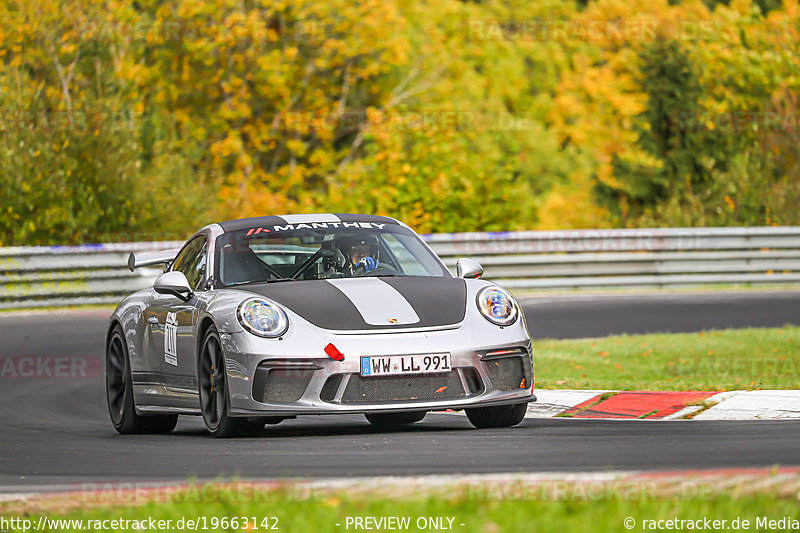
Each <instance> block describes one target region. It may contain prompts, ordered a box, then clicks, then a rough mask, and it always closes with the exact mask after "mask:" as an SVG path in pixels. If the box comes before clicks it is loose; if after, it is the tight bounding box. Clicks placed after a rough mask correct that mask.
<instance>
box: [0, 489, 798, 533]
mask: <svg viewBox="0 0 800 533" xmlns="http://www.w3.org/2000/svg"><path fill="white" fill-rule="evenodd" d="M533 494H534V495H535V494H537V492H536V491H533ZM252 496H255V497H252V498H248V501H241V499H237V500H230V499H226V498H218V499H213V500H208V499H203V501H192V500H191V498H180V499H179V500H177V501H172V502H162V503H146V504H144V505H140V506H136V507H122V508H121V507H112V506H108V507H100V508H89V509H81V510H75V511H71V512H67V513H54V514H49V513H48V514H47V516H48V517H49V518H50V519H78V520H81V519H82V520H84V521H86V520H100V521H103V520H115V519H125V520H147V519H150V518H152V519H154V520H171V521H172V527H170V528H169V531H173V532H182V531H193V530H194V529H193V528H190V527H186V526H185V525H184V527H179V526H177V525H176V522H177V520H179V519H181V518H184V519H187V520H197V519H198V518H199V519H200V520H201V521H202V520H203V518H202V517H205V522H204V523H205V529H204V525H203V522H201V523H200V527H199V528H198V530H199V531H243V530H245V531H264V532H266V531H274V529H267V528H265V527H260V526H261V524H262V523H263V524H265V525H268V526H277V528H278V530H279V531H285V532H302V533H305V532H328V531H330V532H334V531H338V532H341V531H358V530H360V531H364V530H365V529H363V528H362V529H356V528H354V527H353V526H352V524H351V526H350V527H349V528H346V525H347V523H348V522H347V519H348V517H361V518H365V517H373V518H376V519H379V518H381V517H390V516H391V517H408V518H409V523H410V526H411V527H409V528H408V529H407V530H409V531H419V530H420V528H418V527H417V520H419V519H420V518H424V517H437V518H438V517H442V518H444V519H445V520H444V524H449V523H452V530H453V531H463V532H473V531H475V532H483V533H487V532H488V533H501V532H506V531H536V532H538V533H546V532H553V533H564V532H570V533H576V532H587V533H596V532H598V531H620V532H621V531H646V530H653V529H655V528H647V529H646V528H645V527H643V526H644V525H646V524H645V522H644V521H645V520H669V519H676V518H677V519H683V520H687V519H692V520H697V519H700V520H701V521H702V519H703V518H704V517H706V518H708V519H710V520H726V521H727V523H728V524H731V523H732V521H733V520H735V519H737V518H740V519H746V520H749V521H750V526H749V527H747V528H741V529H743V530H750V531H755V530H756V520H757V519H759V517H767V518H768V519H770V520H779V519H781V518H783V517H787V516H788V517H793V519H798V518H800V506H798V505H797V502H796V501H795V500H794V499H793V498H779V497H776V496H770V495H765V494H755V495H750V496H745V497H737V498H735V497H732V496H729V495H721V496H714V497H711V498H700V499H643V498H641V497H636V498H627V499H626V498H621V497H613V496H612V497H610V498H609V497H603V498H583V499H567V498H563V497H558V498H554V499H552V500H549V501H544V500H542V499H529V500H525V499H523V498H519V497H518V495H517V496H512V499H502V500H500V499H491V500H487V499H485V498H481V497H480V495H479V497H478V498H474V497H473V498H470V497H469V495H468V494H464V493H463V492H462V493H458V492H454V494H453V495H452V496H447V495H439V496H429V497H426V498H417V499H410V500H404V499H399V500H398V499H393V498H388V497H375V496H363V497H362V496H359V497H352V498H350V497H347V496H342V495H341V493H339V495H335V494H334V495H327V496H325V497H324V498H322V499H312V500H306V501H298V500H297V499H296V498H292V497H285V496H284V497H281V496H276V495H274V494H269V493H265V494H264V495H259V494H254V495H252ZM39 514H40V513H32V514H30V515H28V518H29V519H32V520H33V523H34V524H35V523H36V519H37V518H38V516H39ZM4 516H5V518H8V517H10V516H11V515H8V514H5V515H4ZM234 517H246V518H248V521H249V520H251V518H249V517H254V518H256V522H257V523H258V525H259V527H256V528H253V527H247V528H246V529H244V528H243V527H242V522H237V523H236V526H235V527H233V526H231V525H230V519H231V518H234ZM221 518H228V519H229V523H228V524H224V525H226V526H227V527H220V526H219V522H218V520H219V519H221ZM265 518H266V519H267V520H266V521H265V522H262V521H263V520H264V519H265ZM448 518H451V519H452V522H449V521H448V520H447V519H448ZM626 519H627V520H628V522H627V524H628V525H631V520H633V523H632V524H633V527H631V528H628V527H626V526H625V524H626V522H625V520H626ZM215 520H216V521H217V522H215ZM215 523H216V524H217V525H216V526H214V524H215ZM337 524H339V525H337ZM462 524H463V525H462ZM84 525H86V523H84ZM112 527H113V526H112ZM662 529H663V528H662ZM670 529H673V530H674V529H678V530H683V529H689V528H687V527H679V528H676V527H672V528H670ZM691 529H698V528H697V527H694V528H691ZM725 529H728V528H725ZM788 529H789V528H786V530H788ZM11 530H12V531H21V529H19V528H14V527H12V528H11ZM56 530H57V531H59V532H63V533H66V532H69V531H76V528H75V527H72V528H71V527H69V526H68V525H66V524H59V527H58V529H54V528H43V529H42V531H56ZM84 530H87V529H85V528H84ZM94 530H95V531H101V530H105V531H109V530H113V529H110V528H108V525H107V526H106V528H105V529H94ZM117 530H122V529H120V528H118V529H117ZM126 530H127V531H134V530H135V529H126ZM367 530H371V531H375V530H381V529H378V528H374V527H373V528H369V529H367ZM383 530H387V529H383ZM422 530H435V529H422ZM723 530H724V529H723ZM27 533H29V532H27Z"/></svg>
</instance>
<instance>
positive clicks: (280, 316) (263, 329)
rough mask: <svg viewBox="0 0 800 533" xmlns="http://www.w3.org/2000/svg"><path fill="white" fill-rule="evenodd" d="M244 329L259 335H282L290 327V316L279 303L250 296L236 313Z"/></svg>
mask: <svg viewBox="0 0 800 533" xmlns="http://www.w3.org/2000/svg"><path fill="white" fill-rule="evenodd" d="M236 316H237V318H238V319H239V323H240V324H241V325H242V327H243V328H244V329H246V330H247V331H249V332H250V333H252V334H253V335H258V336H259V337H280V336H281V335H283V334H284V333H286V330H287V329H289V318H288V317H287V316H286V312H285V311H284V310H283V309H281V307H280V306H279V305H277V304H274V303H272V302H269V301H267V300H262V299H261V298H250V299H249V300H245V301H243V302H242V303H241V304H240V305H239V309H238V311H237V313H236Z"/></svg>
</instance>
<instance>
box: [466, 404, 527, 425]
mask: <svg viewBox="0 0 800 533" xmlns="http://www.w3.org/2000/svg"><path fill="white" fill-rule="evenodd" d="M527 410H528V404H527V403H517V404H514V405H498V406H495V407H475V408H473V409H465V411H466V412H467V418H469V421H470V423H471V424H472V425H473V426H475V427H476V428H503V427H511V426H516V425H517V424H519V423H520V422H522V420H523V419H524V418H525V412H526V411H527Z"/></svg>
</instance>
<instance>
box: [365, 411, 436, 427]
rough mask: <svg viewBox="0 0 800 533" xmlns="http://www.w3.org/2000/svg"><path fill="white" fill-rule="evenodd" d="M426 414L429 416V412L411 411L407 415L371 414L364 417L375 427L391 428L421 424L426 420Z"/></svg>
mask: <svg viewBox="0 0 800 533" xmlns="http://www.w3.org/2000/svg"><path fill="white" fill-rule="evenodd" d="M426 414H428V412H427V411H409V412H405V413H369V414H365V415H364V416H365V417H367V420H369V423H370V424H372V425H373V426H378V427H389V426H400V425H403V424H413V423H414V422H419V421H420V420H422V419H423V418H425V415H426Z"/></svg>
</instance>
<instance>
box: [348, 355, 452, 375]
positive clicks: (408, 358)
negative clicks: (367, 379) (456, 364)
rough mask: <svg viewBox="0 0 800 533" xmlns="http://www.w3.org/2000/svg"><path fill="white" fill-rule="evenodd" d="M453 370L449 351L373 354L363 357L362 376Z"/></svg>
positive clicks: (438, 372) (433, 372) (431, 372)
mask: <svg viewBox="0 0 800 533" xmlns="http://www.w3.org/2000/svg"><path fill="white" fill-rule="evenodd" d="M451 370H452V368H450V354H449V353H424V354H416V355H371V356H365V357H362V358H361V375H362V376H397V375H401V374H441V373H442V372H450V371H451Z"/></svg>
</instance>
